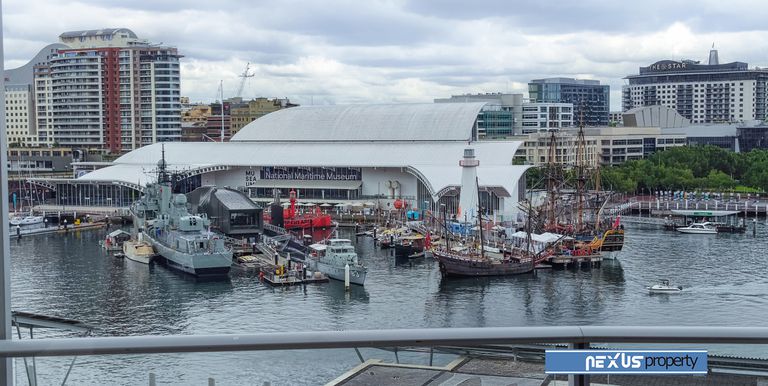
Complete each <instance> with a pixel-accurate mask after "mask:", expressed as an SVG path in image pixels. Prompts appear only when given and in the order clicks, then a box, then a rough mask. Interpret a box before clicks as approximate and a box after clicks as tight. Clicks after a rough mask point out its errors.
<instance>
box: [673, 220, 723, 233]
mask: <svg viewBox="0 0 768 386" xmlns="http://www.w3.org/2000/svg"><path fill="white" fill-rule="evenodd" d="M677 231H678V232H681V233H693V234H707V235H709V234H717V227H715V226H714V225H712V223H709V222H702V223H696V222H695V223H692V224H690V225H688V226H687V227H679V228H677Z"/></svg>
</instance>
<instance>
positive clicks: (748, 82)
mask: <svg viewBox="0 0 768 386" xmlns="http://www.w3.org/2000/svg"><path fill="white" fill-rule="evenodd" d="M625 79H627V80H628V81H629V84H628V85H626V86H624V87H622V101H621V104H622V109H623V110H624V111H626V110H629V109H633V108H636V107H642V106H652V105H662V106H667V107H671V108H673V109H675V110H677V111H678V112H679V113H680V115H682V116H684V117H685V118H688V119H690V120H691V122H692V123H716V122H740V121H751V120H760V121H762V120H765V119H766V118H768V115H766V114H767V113H766V111H767V110H768V98H766V87H767V86H768V69H759V68H754V69H749V68H748V66H747V63H743V62H732V63H725V64H720V62H719V58H718V53H717V50H714V49H713V50H711V51H710V53H709V61H708V63H707V64H701V63H700V62H699V61H693V60H682V61H674V60H662V61H659V62H656V63H654V64H651V65H650V66H647V67H640V71H639V74H637V75H628V76H627V77H626V78H625Z"/></svg>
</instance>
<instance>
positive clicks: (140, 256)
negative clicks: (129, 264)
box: [123, 240, 157, 264]
mask: <svg viewBox="0 0 768 386" xmlns="http://www.w3.org/2000/svg"><path fill="white" fill-rule="evenodd" d="M123 256H124V257H126V258H128V259H130V260H133V261H135V262H137V263H142V264H149V262H150V261H152V258H154V257H155V256H157V253H155V248H154V247H152V244H150V243H148V242H146V241H134V240H127V241H125V242H124V243H123Z"/></svg>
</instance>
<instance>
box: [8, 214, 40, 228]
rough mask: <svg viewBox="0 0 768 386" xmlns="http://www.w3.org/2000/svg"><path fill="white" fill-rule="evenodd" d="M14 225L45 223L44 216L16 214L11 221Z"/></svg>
mask: <svg viewBox="0 0 768 386" xmlns="http://www.w3.org/2000/svg"><path fill="white" fill-rule="evenodd" d="M9 222H10V223H11V225H12V226H17V225H18V226H29V225H37V224H42V223H43V216H31V215H30V216H24V217H21V216H14V217H11V219H10V221H9Z"/></svg>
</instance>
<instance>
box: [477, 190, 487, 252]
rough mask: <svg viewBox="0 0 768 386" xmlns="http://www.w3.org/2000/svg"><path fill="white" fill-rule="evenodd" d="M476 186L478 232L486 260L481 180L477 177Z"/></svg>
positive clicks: (481, 249)
mask: <svg viewBox="0 0 768 386" xmlns="http://www.w3.org/2000/svg"><path fill="white" fill-rule="evenodd" d="M475 185H476V186H477V224H478V227H479V228H480V229H478V230H477V231H478V232H480V257H481V258H483V259H485V247H484V246H483V244H485V243H484V242H483V211H482V210H481V209H482V206H480V180H478V179H477V177H475Z"/></svg>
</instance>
